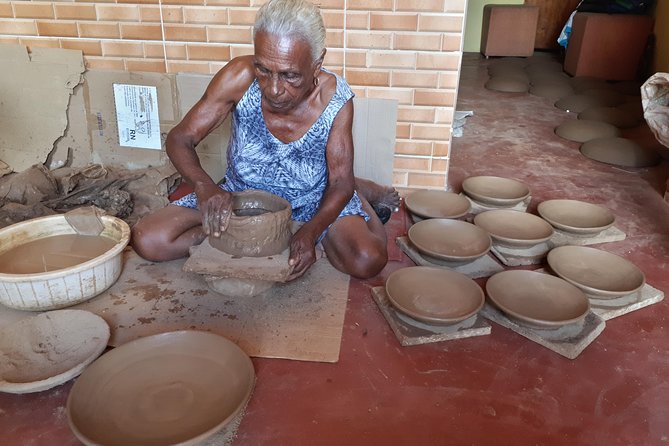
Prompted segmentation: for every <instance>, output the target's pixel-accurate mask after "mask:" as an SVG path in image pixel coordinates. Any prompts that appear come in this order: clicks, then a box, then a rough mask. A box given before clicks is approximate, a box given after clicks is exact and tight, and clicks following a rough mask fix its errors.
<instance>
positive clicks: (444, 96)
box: [414, 89, 455, 107]
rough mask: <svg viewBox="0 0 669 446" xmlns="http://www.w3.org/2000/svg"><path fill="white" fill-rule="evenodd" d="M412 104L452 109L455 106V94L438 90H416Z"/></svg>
mask: <svg viewBox="0 0 669 446" xmlns="http://www.w3.org/2000/svg"><path fill="white" fill-rule="evenodd" d="M414 104H415V105H437V106H440V107H452V106H453V105H454V104H455V92H454V91H449V90H438V89H434V90H430V89H416V92H415V93H414Z"/></svg>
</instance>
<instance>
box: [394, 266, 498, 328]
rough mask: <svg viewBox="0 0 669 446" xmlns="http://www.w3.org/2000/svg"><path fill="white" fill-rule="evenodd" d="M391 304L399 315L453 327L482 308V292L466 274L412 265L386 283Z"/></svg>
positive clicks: (400, 270) (395, 273)
mask: <svg viewBox="0 0 669 446" xmlns="http://www.w3.org/2000/svg"><path fill="white" fill-rule="evenodd" d="M386 293H387V294H388V300H389V301H390V303H391V304H392V305H393V306H394V307H395V308H396V309H397V310H398V311H400V312H402V313H404V314H406V315H408V316H409V317H412V318H413V319H416V320H418V321H421V322H425V323H427V324H437V325H450V324H454V323H457V322H460V321H463V320H465V319H468V318H470V317H472V316H473V315H475V314H476V313H478V311H479V310H480V309H481V307H483V303H484V301H485V296H484V295H483V290H482V289H481V287H479V286H478V285H477V284H476V282H474V281H473V280H472V279H470V278H469V277H467V276H465V275H464V274H461V273H458V272H455V271H451V270H448V269H445V268H433V267H429V266H411V267H408V268H402V269H399V270H397V271H395V272H393V273H392V274H390V276H388V280H387V281H386Z"/></svg>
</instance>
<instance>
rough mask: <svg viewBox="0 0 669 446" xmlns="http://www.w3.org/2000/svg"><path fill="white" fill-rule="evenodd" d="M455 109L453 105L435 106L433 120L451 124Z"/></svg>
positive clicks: (438, 122)
mask: <svg viewBox="0 0 669 446" xmlns="http://www.w3.org/2000/svg"><path fill="white" fill-rule="evenodd" d="M454 113H455V109H454V108H453V107H436V108H435V116H434V122H435V123H436V124H452V123H453V115H454Z"/></svg>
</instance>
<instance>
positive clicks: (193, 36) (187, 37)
mask: <svg viewBox="0 0 669 446" xmlns="http://www.w3.org/2000/svg"><path fill="white" fill-rule="evenodd" d="M165 39H166V40H171V41H175V42H206V41H207V28H206V27H204V26H202V25H177V24H174V25H165Z"/></svg>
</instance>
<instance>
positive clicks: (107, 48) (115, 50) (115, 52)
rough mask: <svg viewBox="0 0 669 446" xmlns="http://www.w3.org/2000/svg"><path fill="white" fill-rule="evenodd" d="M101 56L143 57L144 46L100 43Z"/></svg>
mask: <svg viewBox="0 0 669 446" xmlns="http://www.w3.org/2000/svg"><path fill="white" fill-rule="evenodd" d="M102 55H103V56H111V57H144V45H143V44H142V42H123V41H118V40H115V41H105V42H102ZM161 55H162V53H161Z"/></svg>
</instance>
